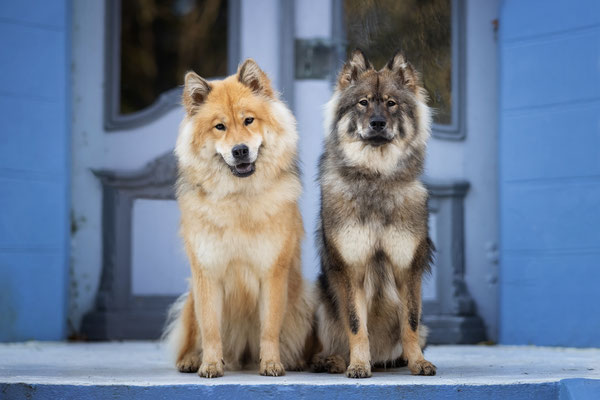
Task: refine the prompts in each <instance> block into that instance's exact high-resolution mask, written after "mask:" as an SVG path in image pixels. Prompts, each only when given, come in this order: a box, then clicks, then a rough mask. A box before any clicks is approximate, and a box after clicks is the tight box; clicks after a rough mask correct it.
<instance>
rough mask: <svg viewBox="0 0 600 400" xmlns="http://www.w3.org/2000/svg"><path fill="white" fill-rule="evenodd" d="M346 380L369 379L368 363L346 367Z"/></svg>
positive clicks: (369, 369) (369, 368) (369, 367)
mask: <svg viewBox="0 0 600 400" xmlns="http://www.w3.org/2000/svg"><path fill="white" fill-rule="evenodd" d="M346 376H347V377H348V378H370V377H371V366H370V365H369V364H368V363H354V364H350V365H349V366H348V369H347V370H346Z"/></svg>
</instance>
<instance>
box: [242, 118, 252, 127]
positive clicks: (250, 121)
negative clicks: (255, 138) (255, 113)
mask: <svg viewBox="0 0 600 400" xmlns="http://www.w3.org/2000/svg"><path fill="white" fill-rule="evenodd" d="M252 122H254V118H252V117H248V118H246V119H245V120H244V125H246V126H248V125H250V124H251V123H252Z"/></svg>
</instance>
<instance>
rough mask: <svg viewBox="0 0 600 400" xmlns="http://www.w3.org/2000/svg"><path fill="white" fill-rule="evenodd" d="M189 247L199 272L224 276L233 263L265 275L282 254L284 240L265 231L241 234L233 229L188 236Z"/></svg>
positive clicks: (196, 233) (206, 230)
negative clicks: (197, 264)
mask: <svg viewBox="0 0 600 400" xmlns="http://www.w3.org/2000/svg"><path fill="white" fill-rule="evenodd" d="M190 241H191V243H190V244H191V246H192V248H193V251H194V252H195V254H196V257H197V258H198V260H199V262H200V266H201V268H202V269H205V270H206V271H208V272H210V273H211V274H217V275H220V276H224V275H225V274H226V272H227V268H225V266H228V265H229V264H232V263H236V264H240V265H244V266H247V267H250V268H252V269H255V270H257V272H262V273H264V272H265V271H266V270H267V269H268V268H270V267H271V266H272V265H273V263H274V261H275V259H276V257H277V255H278V254H279V253H280V252H281V250H282V248H283V244H284V238H283V237H281V236H278V235H277V234H274V233H273V232H268V231H263V232H261V231H258V232H244V231H241V232H240V231H237V230H234V229H223V230H222V231H221V232H215V231H214V230H213V229H202V228H199V229H197V230H196V232H194V234H193V235H191V236H190Z"/></svg>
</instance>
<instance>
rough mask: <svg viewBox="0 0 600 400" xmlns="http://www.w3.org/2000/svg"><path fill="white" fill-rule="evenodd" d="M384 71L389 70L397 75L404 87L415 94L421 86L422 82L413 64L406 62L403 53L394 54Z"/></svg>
mask: <svg viewBox="0 0 600 400" xmlns="http://www.w3.org/2000/svg"><path fill="white" fill-rule="evenodd" d="M384 69H387V70H388V71H391V72H392V73H393V74H394V75H396V77H397V79H398V80H399V82H400V83H401V84H402V85H404V86H406V87H408V88H409V89H411V90H412V91H413V92H416V91H417V87H418V86H419V85H420V81H421V79H420V77H419V74H418V73H417V71H416V70H415V69H414V68H413V66H412V65H411V63H409V62H408V61H406V58H405V57H404V55H403V54H402V53H401V52H397V53H396V54H394V56H393V57H392V58H391V59H390V61H388V63H387V64H386V66H385V67H384Z"/></svg>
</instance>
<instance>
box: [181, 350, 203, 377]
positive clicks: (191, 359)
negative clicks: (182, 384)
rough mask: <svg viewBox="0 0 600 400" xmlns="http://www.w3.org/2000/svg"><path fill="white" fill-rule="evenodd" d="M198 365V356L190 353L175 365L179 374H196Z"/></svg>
mask: <svg viewBox="0 0 600 400" xmlns="http://www.w3.org/2000/svg"><path fill="white" fill-rule="evenodd" d="M200 363H201V362H200V354H199V353H196V352H191V353H187V354H186V355H184V356H183V357H181V359H179V360H178V361H177V363H176V364H175V365H176V366H177V370H178V371H179V372H198V368H200Z"/></svg>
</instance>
